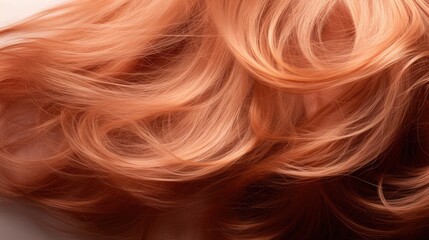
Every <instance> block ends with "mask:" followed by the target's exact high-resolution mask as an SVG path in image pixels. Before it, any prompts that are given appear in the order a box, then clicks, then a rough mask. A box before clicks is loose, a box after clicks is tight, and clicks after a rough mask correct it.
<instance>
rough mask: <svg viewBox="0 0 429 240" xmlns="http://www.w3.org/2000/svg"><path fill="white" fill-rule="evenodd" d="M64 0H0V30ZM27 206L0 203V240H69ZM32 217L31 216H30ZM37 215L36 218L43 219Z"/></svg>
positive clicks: (42, 216)
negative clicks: (48, 227) (49, 228)
mask: <svg viewBox="0 0 429 240" xmlns="http://www.w3.org/2000/svg"><path fill="white" fill-rule="evenodd" d="M63 2H65V0H0V28H2V27H5V26H7V25H9V24H12V23H14V22H17V21H20V20H23V19H25V18H26V17H29V16H31V15H33V14H35V13H37V12H39V11H41V10H44V9H46V8H49V7H52V6H56V5H58V4H61V3H63ZM0 164H1V163H0ZM30 209H31V208H29V207H28V206H25V205H23V204H17V203H12V204H10V203H4V202H1V201H0V239H1V240H66V239H67V240H69V239H76V238H70V237H64V236H60V235H58V234H54V233H52V232H48V231H46V229H44V228H43V227H41V226H39V225H38V224H37V223H36V222H37V219H34V217H30V216H29V215H30V214H28V213H29V212H33V210H30ZM26 213H27V214H26ZM32 215H33V214H32ZM45 217H46V216H44V215H43V214H38V216H37V217H36V218H39V219H40V218H45Z"/></svg>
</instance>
